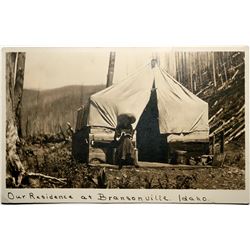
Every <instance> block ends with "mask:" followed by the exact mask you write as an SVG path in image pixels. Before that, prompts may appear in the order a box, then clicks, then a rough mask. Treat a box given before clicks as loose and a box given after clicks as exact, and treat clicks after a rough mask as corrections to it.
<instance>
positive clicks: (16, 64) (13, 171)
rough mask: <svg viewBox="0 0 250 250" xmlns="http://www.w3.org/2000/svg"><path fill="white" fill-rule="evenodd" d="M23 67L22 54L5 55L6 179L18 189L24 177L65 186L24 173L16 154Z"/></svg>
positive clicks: (53, 180)
mask: <svg viewBox="0 0 250 250" xmlns="http://www.w3.org/2000/svg"><path fill="white" fill-rule="evenodd" d="M24 67H25V53H24V52H18V53H17V52H8V53H6V163H7V179H8V180H9V179H11V182H12V184H13V185H14V186H16V187H18V186H20V185H21V183H22V179H23V178H24V177H26V179H27V178H38V179H46V180H47V181H50V182H53V183H54V182H56V183H61V184H66V182H65V181H66V179H63V178H55V177H52V176H47V175H43V174H40V173H30V172H26V170H25V168H24V166H23V164H22V162H21V160H20V157H19V155H18V152H17V144H18V143H19V142H20V136H22V131H21V107H22V104H21V103H22V94H23V80H24Z"/></svg>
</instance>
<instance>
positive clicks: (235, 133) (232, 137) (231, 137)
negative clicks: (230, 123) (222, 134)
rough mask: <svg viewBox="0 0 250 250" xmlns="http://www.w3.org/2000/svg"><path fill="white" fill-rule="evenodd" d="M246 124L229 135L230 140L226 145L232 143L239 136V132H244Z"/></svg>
mask: <svg viewBox="0 0 250 250" xmlns="http://www.w3.org/2000/svg"><path fill="white" fill-rule="evenodd" d="M244 127H245V123H243V124H241V125H240V126H239V127H238V128H237V129H236V130H234V131H233V132H232V133H231V134H230V135H229V139H227V140H226V142H225V144H227V143H228V142H230V141H232V140H233V139H234V138H235V136H236V135H238V132H241V131H243V130H244V129H245V128H244Z"/></svg>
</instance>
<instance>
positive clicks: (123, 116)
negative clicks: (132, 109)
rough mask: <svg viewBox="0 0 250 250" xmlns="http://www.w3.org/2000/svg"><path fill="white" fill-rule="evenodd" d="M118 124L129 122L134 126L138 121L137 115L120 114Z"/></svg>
mask: <svg viewBox="0 0 250 250" xmlns="http://www.w3.org/2000/svg"><path fill="white" fill-rule="evenodd" d="M117 121H118V124H122V123H126V122H129V123H130V124H133V123H134V122H135V121H136V118H135V115H134V114H132V113H124V114H120V115H119V116H118V117H117Z"/></svg>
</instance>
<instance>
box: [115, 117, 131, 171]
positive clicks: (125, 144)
mask: <svg viewBox="0 0 250 250" xmlns="http://www.w3.org/2000/svg"><path fill="white" fill-rule="evenodd" d="M134 122H135V117H134V116H133V115H131V114H123V115H120V116H119V117H118V125H117V127H116V130H115V138H114V139H115V141H116V142H117V154H116V157H117V162H118V164H119V169H121V168H122V166H123V165H134V164H135V147H134V145H133V143H132V138H133V134H134V130H133V127H132V124H133V123H134Z"/></svg>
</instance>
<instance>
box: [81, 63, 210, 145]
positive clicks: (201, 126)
mask: <svg viewBox="0 0 250 250" xmlns="http://www.w3.org/2000/svg"><path fill="white" fill-rule="evenodd" d="M152 91H156V96H157V97H156V98H157V108H158V118H157V119H158V124H159V132H160V134H168V140H173V141H174V140H178V138H179V139H180V140H183V141H185V140H186V141H188V140H200V141H204V140H205V141H208V133H209V126H208V104H207V103H206V102H204V101H203V100H201V99H200V98H198V97H197V96H196V95H195V94H193V93H192V92H190V91H189V90H188V89H186V88H185V87H184V86H183V85H181V84H180V83H179V82H177V81H176V80H175V79H174V78H172V77H171V76H170V75H169V74H168V73H167V72H166V71H165V70H163V69H161V68H160V66H159V65H157V64H156V65H155V67H152V66H151V64H150V63H149V64H148V65H147V66H145V67H144V68H143V69H141V70H140V71H139V72H136V73H135V74H133V75H132V76H130V77H128V78H127V79H126V80H124V81H123V82H120V83H118V84H114V85H112V86H110V87H109V88H106V89H104V90H102V91H100V92H98V93H96V94H94V95H92V96H91V97H90V101H89V107H88V116H87V119H86V121H85V125H86V126H91V127H106V128H111V129H115V128H116V126H117V117H118V116H119V115H121V114H124V113H133V114H134V116H135V117H136V122H135V123H134V124H133V126H134V128H135V129H136V128H137V124H138V122H139V121H140V118H141V116H142V114H143V112H144V111H145V108H146V106H147V104H148V102H149V100H150V97H151V94H152ZM169 135H170V136H169Z"/></svg>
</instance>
